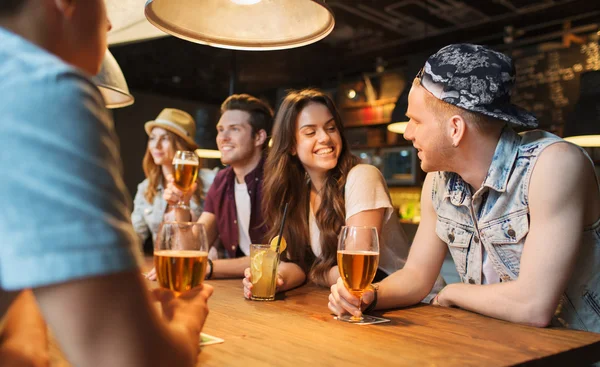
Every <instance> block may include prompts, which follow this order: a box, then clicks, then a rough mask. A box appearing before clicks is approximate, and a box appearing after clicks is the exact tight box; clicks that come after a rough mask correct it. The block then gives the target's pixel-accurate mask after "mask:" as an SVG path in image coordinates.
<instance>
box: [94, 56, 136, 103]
mask: <svg viewBox="0 0 600 367" xmlns="http://www.w3.org/2000/svg"><path fill="white" fill-rule="evenodd" d="M92 81H93V82H94V84H96V86H97V87H98V89H100V93H102V97H104V103H105V104H106V107H107V108H119V107H126V106H129V105H131V104H133V102H134V101H135V99H134V98H133V96H132V95H131V93H129V87H127V82H126V81H125V76H124V75H123V72H122V71H121V67H119V64H118V63H117V60H115V58H114V56H113V55H112V54H111V53H110V51H108V50H106V54H104V60H103V61H102V68H101V69H100V73H98V75H96V76H94V77H92Z"/></svg>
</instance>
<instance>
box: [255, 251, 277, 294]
mask: <svg viewBox="0 0 600 367" xmlns="http://www.w3.org/2000/svg"><path fill="white" fill-rule="evenodd" d="M278 265H279V253H278V252H277V251H275V249H273V248H271V245H268V244H251V245H250V273H251V275H252V299H253V300H255V301H273V300H275V288H276V287H277V284H276V282H277V266H278Z"/></svg>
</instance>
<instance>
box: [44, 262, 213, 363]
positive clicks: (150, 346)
mask: <svg viewBox="0 0 600 367" xmlns="http://www.w3.org/2000/svg"><path fill="white" fill-rule="evenodd" d="M159 291H162V293H161V295H162V296H163V300H164V301H165V302H164V304H163V310H164V313H165V318H163V317H160V316H159V315H158V313H157V312H156V309H155V308H154V307H152V305H151V302H150V297H149V293H148V291H147V290H146V287H145V286H144V284H143V281H142V279H141V277H140V275H139V274H137V272H127V273H119V274H113V275H107V276H101V277H95V278H87V279H82V280H77V281H73V282H69V283H63V284H58V285H53V286H48V287H42V288H38V289H35V290H34V293H35V296H36V298H37V300H38V303H39V304H40V308H41V310H42V312H43V314H44V317H45V319H46V320H47V322H48V324H49V325H50V326H51V327H52V330H53V331H54V333H55V335H56V338H57V340H58V341H59V343H60V345H61V347H62V350H63V351H64V352H65V354H66V356H67V357H68V358H69V360H70V362H71V363H72V364H73V365H75V366H193V365H194V363H195V361H196V355H197V352H198V349H197V348H198V338H199V333H200V330H201V329H202V326H203V324H204V321H205V319H206V315H207V313H208V309H207V306H206V301H207V299H208V297H210V294H211V293H212V288H211V287H210V286H207V285H205V286H204V287H202V288H201V287H196V288H194V289H193V290H191V291H189V292H186V293H183V294H182V295H181V296H180V297H178V298H176V299H175V298H173V297H172V293H171V292H169V291H165V290H159ZM169 295H171V299H168V296H169ZM165 296H167V298H166V299H165ZM165 307H166V308H165ZM167 320H168V321H167Z"/></svg>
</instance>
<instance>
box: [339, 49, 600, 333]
mask: <svg viewBox="0 0 600 367" xmlns="http://www.w3.org/2000/svg"><path fill="white" fill-rule="evenodd" d="M514 80H515V71H514V65H513V63H512V60H511V59H510V58H509V57H508V56H506V55H504V54H501V53H499V52H496V51H493V50H491V49H489V48H486V47H484V46H478V45H470V44H456V45H450V46H446V47H444V48H442V49H441V50H439V51H438V52H437V53H435V54H434V55H432V56H431V57H429V59H428V60H427V62H426V63H425V66H424V68H423V69H422V71H421V72H420V73H419V75H417V77H416V78H415V80H414V81H413V86H412V89H411V91H410V95H409V99H408V111H407V116H408V117H409V118H410V121H409V124H408V127H407V129H406V132H405V133H404V137H405V138H406V139H408V140H410V141H412V143H413V146H414V147H415V148H416V149H417V150H418V156H419V158H420V160H421V167H422V168H423V170H424V171H426V172H429V174H428V175H427V178H426V180H425V183H424V185H423V192H422V195H421V211H422V212H421V223H420V225H419V228H418V230H417V234H416V237H415V240H414V242H413V245H412V248H411V251H410V254H409V257H408V260H407V263H406V266H405V267H404V268H403V269H402V270H399V271H398V272H396V273H394V274H393V275H391V276H390V277H388V278H386V279H385V280H384V281H382V282H381V283H379V284H376V285H375V286H374V290H373V291H369V292H367V293H365V295H364V297H363V301H364V303H365V305H364V306H365V307H367V309H368V310H369V309H373V308H376V309H386V308H392V307H402V306H408V305H412V304H415V303H417V302H419V300H421V299H422V298H423V296H424V295H425V294H427V292H429V290H430V289H431V287H432V285H433V282H434V280H435V277H436V276H437V274H438V272H439V270H440V268H441V265H442V262H443V260H444V257H445V255H446V251H447V248H449V249H450V253H451V255H452V257H453V259H454V262H455V264H456V269H457V271H458V273H459V275H460V277H461V280H462V283H456V284H450V285H448V286H446V287H445V288H444V289H442V291H441V292H440V293H439V294H438V296H437V297H436V298H435V299H434V301H433V303H434V304H436V305H440V306H445V307H460V308H463V309H466V310H470V311H473V312H478V313H481V314H484V315H487V316H491V317H495V318H498V319H502V320H507V321H511V322H516V323H522V324H528V325H533V326H537V327H544V326H547V325H550V324H553V325H562V326H565V327H569V328H573V329H581V330H588V331H594V332H600V307H599V305H600V219H599V217H600V194H599V190H598V181H597V178H596V176H595V174H594V170H593V163H592V162H591V160H590V158H589V157H588V156H587V155H586V153H585V151H584V150H583V149H581V148H580V147H578V146H576V145H573V144H571V143H567V142H566V141H564V140H562V139H560V138H559V137H557V136H555V135H553V134H550V133H548V132H544V131H539V130H535V131H528V132H526V133H523V134H517V133H515V131H514V130H513V129H512V128H511V125H512V126H515V127H522V128H534V127H536V126H537V120H536V118H535V117H534V116H533V115H531V114H530V113H528V112H527V111H524V110H522V109H520V108H518V107H517V106H515V105H512V104H510V90H511V88H512V86H513V84H514ZM357 305H358V299H357V298H356V297H353V296H352V295H350V294H349V293H348V291H347V290H346V289H345V288H344V285H343V283H342V282H341V280H338V283H337V284H335V285H333V286H332V287H331V294H330V297H329V308H330V310H331V311H332V312H333V313H336V314H338V315H339V314H342V313H347V312H350V313H358V312H359V311H358V309H357V307H356V306H357Z"/></svg>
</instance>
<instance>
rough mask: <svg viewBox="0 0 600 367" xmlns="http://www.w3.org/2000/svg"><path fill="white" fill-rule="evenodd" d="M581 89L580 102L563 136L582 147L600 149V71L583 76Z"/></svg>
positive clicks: (566, 125)
mask: <svg viewBox="0 0 600 367" xmlns="http://www.w3.org/2000/svg"><path fill="white" fill-rule="evenodd" d="M579 87H580V88H579V90H580V94H579V100H578V101H577V103H576V104H575V109H574V111H573V113H572V115H571V118H570V119H569V120H568V121H567V123H566V124H565V129H564V133H563V135H564V136H565V140H567V141H570V142H572V143H574V144H577V145H579V146H582V147H600V70H595V71H588V72H586V73H583V74H581V79H580V83H579Z"/></svg>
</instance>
